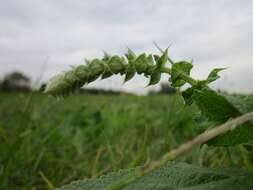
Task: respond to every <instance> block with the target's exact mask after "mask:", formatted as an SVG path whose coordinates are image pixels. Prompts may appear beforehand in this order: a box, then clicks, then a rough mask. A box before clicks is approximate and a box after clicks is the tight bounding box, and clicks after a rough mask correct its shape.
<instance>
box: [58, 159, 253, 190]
mask: <svg viewBox="0 0 253 190" xmlns="http://www.w3.org/2000/svg"><path fill="white" fill-rule="evenodd" d="M134 172H135V170H134V169H132V170H123V171H120V172H117V173H111V174H108V175H106V176H102V177H100V178H99V179H91V180H83V181H81V180H80V181H76V182H73V183H71V184H70V185H67V186H64V187H62V188H59V189H56V190H105V189H107V188H108V187H109V186H110V185H112V184H113V183H115V182H117V181H118V180H120V179H122V178H125V177H127V176H131V175H134ZM151 189H152V190H161V189H164V190H165V189H171V190H179V189H185V190H211V189H212V190H225V189H231V190H238V189H240V190H251V189H253V172H247V171H243V170H236V169H221V170H218V169H209V168H201V167H196V166H193V165H188V164H184V163H177V164H170V165H167V166H164V167H162V168H161V169H158V170H156V171H153V172H151V173H149V174H147V175H146V176H143V177H141V178H140V179H138V180H136V181H135V182H133V183H131V184H129V185H128V186H127V187H125V188H123V190H151Z"/></svg>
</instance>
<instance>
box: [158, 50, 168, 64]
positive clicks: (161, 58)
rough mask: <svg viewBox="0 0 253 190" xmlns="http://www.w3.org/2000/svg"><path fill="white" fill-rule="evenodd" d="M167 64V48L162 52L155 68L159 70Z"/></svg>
mask: <svg viewBox="0 0 253 190" xmlns="http://www.w3.org/2000/svg"><path fill="white" fill-rule="evenodd" d="M167 62H168V48H167V49H166V50H165V51H164V52H163V54H162V56H161V57H159V58H158V60H157V67H159V68H161V67H163V66H164V65H165V64H166V63H167Z"/></svg>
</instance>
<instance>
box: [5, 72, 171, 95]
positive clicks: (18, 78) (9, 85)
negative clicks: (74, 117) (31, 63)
mask: <svg viewBox="0 0 253 190" xmlns="http://www.w3.org/2000/svg"><path fill="white" fill-rule="evenodd" d="M45 87H46V83H43V84H42V85H41V86H40V88H39V91H40V92H43V91H44V89H45ZM32 90H33V89H32V86H31V79H30V78H29V77H28V76H26V75H25V74H23V73H21V72H18V71H15V72H11V73H9V74H6V75H5V76H4V77H3V79H2V80H0V91H4V92H30V91H32ZM175 92H176V90H175V88H173V87H171V86H169V85H168V84H165V83H162V84H161V88H160V90H159V91H150V92H149V93H148V94H149V95H153V94H174V93H175ZM78 93H80V94H94V95H98V94H103V95H120V94H129V93H126V92H121V91H115V90H104V89H86V88H83V89H81V90H79V91H78Z"/></svg>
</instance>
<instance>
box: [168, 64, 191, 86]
mask: <svg viewBox="0 0 253 190" xmlns="http://www.w3.org/2000/svg"><path fill="white" fill-rule="evenodd" d="M192 67H193V65H192V63H189V62H186V61H180V62H176V63H175V64H173V65H172V68H171V78H170V81H171V82H172V86H173V87H181V86H183V85H184V84H185V81H184V80H182V79H181V78H180V75H181V74H184V75H188V76H189V75H190V72H191V69H192Z"/></svg>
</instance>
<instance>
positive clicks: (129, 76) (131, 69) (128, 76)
mask: <svg viewBox="0 0 253 190" xmlns="http://www.w3.org/2000/svg"><path fill="white" fill-rule="evenodd" d="M135 72H136V71H135V68H134V66H133V65H132V64H129V65H128V66H127V69H126V77H125V80H124V82H127V81H129V80H130V79H132V78H133V77H134V75H135Z"/></svg>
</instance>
